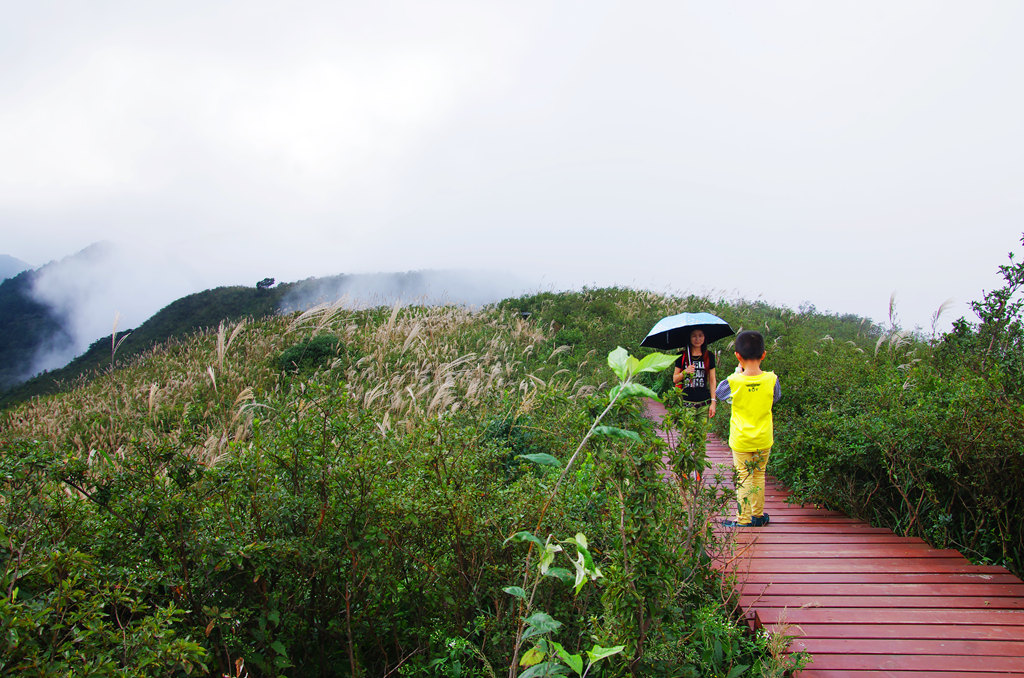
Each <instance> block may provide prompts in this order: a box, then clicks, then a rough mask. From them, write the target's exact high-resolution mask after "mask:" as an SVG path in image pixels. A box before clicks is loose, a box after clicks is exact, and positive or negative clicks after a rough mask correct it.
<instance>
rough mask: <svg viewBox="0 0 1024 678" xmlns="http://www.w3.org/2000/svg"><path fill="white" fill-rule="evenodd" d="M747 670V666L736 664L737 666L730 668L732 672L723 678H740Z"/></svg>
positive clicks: (748, 666)
mask: <svg viewBox="0 0 1024 678" xmlns="http://www.w3.org/2000/svg"><path fill="white" fill-rule="evenodd" d="M749 668H750V665H749V664H738V665H737V666H734V667H732V671H730V672H729V675H728V676H726V677H725V678H738V677H739V676H742V675H743V674H744V673H746V672H747V669H749Z"/></svg>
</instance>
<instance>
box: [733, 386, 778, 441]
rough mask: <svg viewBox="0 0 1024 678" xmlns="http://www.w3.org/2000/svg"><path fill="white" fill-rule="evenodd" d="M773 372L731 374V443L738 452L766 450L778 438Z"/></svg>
mask: <svg viewBox="0 0 1024 678" xmlns="http://www.w3.org/2000/svg"><path fill="white" fill-rule="evenodd" d="M778 380H779V378H778V377H777V376H775V373H774V372H762V373H761V374H758V375H756V376H753V377H751V376H747V375H745V374H732V375H729V377H728V381H729V389H730V390H731V392H732V418H731V419H730V421H729V447H731V448H732V449H734V450H736V451H738V452H755V451H757V450H767V449H769V448H770V447H771V446H772V443H774V442H775V437H774V432H773V425H772V401H773V399H774V396H775V384H776V382H777V381H778Z"/></svg>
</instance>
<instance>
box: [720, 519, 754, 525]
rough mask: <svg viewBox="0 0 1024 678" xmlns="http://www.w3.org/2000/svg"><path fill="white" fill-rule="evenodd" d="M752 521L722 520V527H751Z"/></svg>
mask: <svg viewBox="0 0 1024 678" xmlns="http://www.w3.org/2000/svg"><path fill="white" fill-rule="evenodd" d="M753 526H754V523H753V522H750V523H737V522H736V521H735V520H723V521H722V527H753Z"/></svg>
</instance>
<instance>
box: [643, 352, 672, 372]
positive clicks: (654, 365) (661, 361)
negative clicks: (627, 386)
mask: <svg viewBox="0 0 1024 678" xmlns="http://www.w3.org/2000/svg"><path fill="white" fill-rule="evenodd" d="M678 359H679V356H676V355H668V354H667V353H652V354H650V355H647V356H644V357H643V360H641V361H640V364H639V365H637V368H636V372H637V373H639V372H661V371H662V370H664V369H667V368H669V367H672V366H673V365H675V363H676V360H678Z"/></svg>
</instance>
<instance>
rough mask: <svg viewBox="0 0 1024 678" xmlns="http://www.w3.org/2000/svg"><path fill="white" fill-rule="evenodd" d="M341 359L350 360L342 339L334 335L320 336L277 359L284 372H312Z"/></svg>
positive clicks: (304, 341) (287, 350)
mask: <svg viewBox="0 0 1024 678" xmlns="http://www.w3.org/2000/svg"><path fill="white" fill-rule="evenodd" d="M339 358H340V359H342V360H345V359H347V358H348V351H347V350H346V346H345V344H344V343H343V342H342V341H341V339H339V338H338V337H336V336H334V335H333V334H318V335H316V336H315V337H311V338H309V339H305V340H303V341H300V342H299V343H297V344H295V345H293V346H289V347H288V348H287V349H285V350H284V351H283V352H282V353H281V355H280V356H278V358H277V369H279V370H281V371H282V372H312V371H314V370H316V369H319V368H322V367H327V366H329V365H330V364H331V363H332V362H333V361H334V360H337V359H339Z"/></svg>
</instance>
